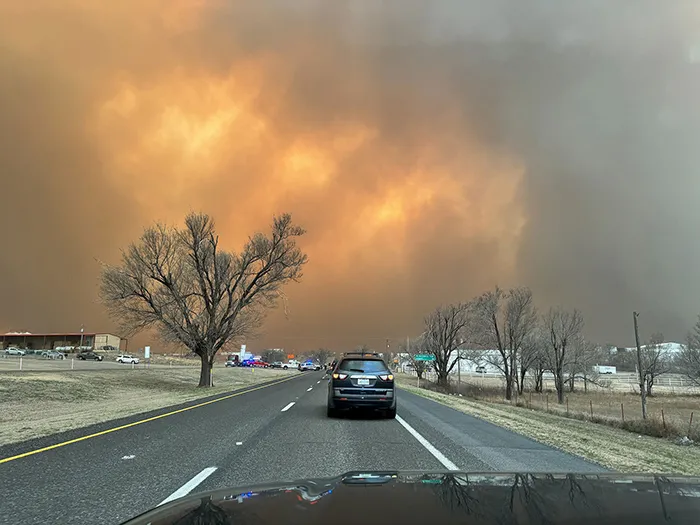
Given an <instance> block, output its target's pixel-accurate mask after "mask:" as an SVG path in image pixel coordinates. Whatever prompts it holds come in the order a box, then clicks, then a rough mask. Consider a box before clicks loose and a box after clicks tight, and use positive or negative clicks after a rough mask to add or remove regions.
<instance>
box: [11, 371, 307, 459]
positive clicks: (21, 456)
mask: <svg viewBox="0 0 700 525" xmlns="http://www.w3.org/2000/svg"><path fill="white" fill-rule="evenodd" d="M299 377H303V376H301V375H299V376H293V377H285V378H284V379H281V380H279V381H275V382H274V383H269V384H267V385H262V386H256V387H254V388H251V389H248V390H244V391H243V392H234V393H233V394H228V395H226V396H223V397H217V398H216V399H212V400H210V401H205V402H204V403H198V404H196V405H192V406H190V407H185V408H180V409H178V410H173V411H172V412H166V413H165V414H160V415H158V416H153V417H149V418H146V419H141V420H139V421H134V422H133V423H127V424H126V425H120V426H118V427H114V428H108V429H107V430H102V431H100V432H95V433H94V434H88V435H87V436H81V437H79V438H75V439H69V440H68V441H63V442H62V443H56V444H55V445H49V446H48V447H42V448H37V449H36V450H30V451H29V452H24V453H23V454H17V455H16V456H10V457H7V458H2V459H0V465H1V464H3V463H9V462H10V461H14V460H16V459H20V458H26V457H27V456H33V455H34V454H39V453H41V452H47V451H49V450H53V449H55V448H59V447H65V446H66V445H71V444H72V443H78V442H79V441H85V440H86V439H91V438H94V437H98V436H104V435H105V434H111V433H112V432H116V431H117V430H124V429H125V428H130V427H135V426H136V425H141V424H142V423H148V422H149V421H155V420H156V419H162V418H164V417H168V416H172V415H175V414H179V413H181V412H187V411H188V410H192V409H195V408H199V407H203V406H206V405H211V404H212V403H216V402H218V401H224V400H226V399H231V398H232V397H237V396H242V395H243V394H247V393H248V392H255V391H256V390H262V389H263V388H268V387H270V386H275V385H279V384H280V383H284V382H285V381H290V380H292V379H298V378H299ZM156 410H157V409H156ZM127 417H128V416H127ZM97 424H99V423H97Z"/></svg>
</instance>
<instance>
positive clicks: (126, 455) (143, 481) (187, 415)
mask: <svg viewBox="0 0 700 525" xmlns="http://www.w3.org/2000/svg"><path fill="white" fill-rule="evenodd" d="M326 381H327V380H325V379H324V375H323V373H322V372H309V373H305V374H299V376H297V377H294V378H293V379H290V380H286V381H284V382H282V383H278V384H274V385H272V386H268V387H265V388H260V389H257V390H254V391H250V392H248V393H245V394H242V395H239V396H236V397H232V398H229V399H226V400H222V401H217V402H214V403H210V404H207V405H205V406H200V407H198V408H194V409H192V410H188V411H184V412H180V413H176V414H173V415H170V416H166V417H163V418H160V419H156V420H153V421H149V422H145V423H143V424H138V425H135V426H132V427H129V428H125V429H122V430H117V431H115V432H109V433H106V434H103V435H99V436H97V437H93V438H90V439H86V440H83V441H79V442H75V443H71V444H68V445H65V446H61V447H58V448H54V449H51V450H47V451H44V452H40V453H37V454H33V455H29V456H25V457H20V458H17V459H13V460H11V461H7V462H5V463H1V464H0V486H1V487H2V494H1V495H0V508H2V512H0V524H13V525H24V524H40V523H41V524H44V523H71V524H75V525H79V524H94V523H107V524H110V523H120V522H122V521H124V520H126V519H128V518H130V517H133V516H134V515H136V514H139V513H141V512H143V511H145V510H148V509H150V508H152V507H155V506H157V505H158V504H159V503H161V502H162V501H164V500H165V499H166V498H168V497H169V496H171V495H172V494H173V493H176V492H177V491H178V490H179V489H181V487H183V486H184V485H187V484H188V482H190V480H192V478H194V477H196V476H198V475H199V479H201V478H205V479H204V480H203V481H201V483H200V484H199V485H197V486H196V488H194V489H193V492H198V491H200V490H211V489H217V488H224V487H234V486H236V487H240V486H245V485H249V484H255V483H261V482H271V481H277V480H280V481H281V480H287V481H292V480H296V479H299V478H306V477H325V476H336V475H338V474H340V473H343V472H346V471H349V470H373V469H379V470H381V469H392V470H393V469H410V470H445V469H448V468H455V467H456V468H459V469H462V470H468V471H530V472H563V471H564V472H579V473H581V472H600V471H603V470H604V469H602V468H601V467H599V466H597V465H593V464H591V463H588V462H586V461H584V460H582V459H580V458H576V457H574V456H571V455H568V454H566V453H563V452H560V451H557V450H554V449H552V448H549V447H546V446H544V445H541V444H539V443H536V442H534V441H532V440H530V439H527V438H525V437H523V436H520V435H518V434H514V433H512V432H510V431H507V430H505V429H502V428H500V427H497V426H494V425H492V424H490V423H486V422H484V421H481V420H479V419H475V418H473V417H471V416H468V415H466V414H463V413H461V412H458V411H455V410H453V409H451V408H448V407H445V406H442V405H440V404H437V403H435V402H433V401H430V400H428V399H425V398H423V397H420V396H416V395H413V394H410V393H408V392H405V391H399V394H398V396H399V397H398V403H399V405H398V406H399V408H398V417H397V419H396V420H384V419H381V418H377V417H376V416H375V417H372V416H371V415H367V414H358V415H353V416H350V417H346V418H341V419H328V418H327V417H326V413H325V401H326V392H327V390H326V389H327V386H326ZM292 403H293V404H292ZM139 419H140V418H138V417H135V418H133V421H137V420H139ZM120 424H123V421H122V422H120ZM104 428H107V427H104ZM90 432H94V429H92V430H91V431H90ZM74 437H76V434H75V433H73V434H72V435H64V436H55V437H53V438H49V439H44V440H42V441H37V442H34V443H24V444H18V445H9V446H6V447H3V448H0V461H1V460H2V458H8V457H12V456H14V455H16V454H21V453H25V452H27V451H31V450H33V449H35V448H37V447H41V446H46V445H48V444H52V443H58V442H61V441H65V440H66V439H68V438H74ZM207 474H209V476H208V477H205V476H206V475H207ZM190 485H192V483H190Z"/></svg>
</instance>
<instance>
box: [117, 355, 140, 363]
mask: <svg viewBox="0 0 700 525" xmlns="http://www.w3.org/2000/svg"><path fill="white" fill-rule="evenodd" d="M117 363H125V364H128V365H129V364H132V363H133V364H135V365H138V364H139V358H138V357H134V356H133V355H128V354H122V355H119V356H117Z"/></svg>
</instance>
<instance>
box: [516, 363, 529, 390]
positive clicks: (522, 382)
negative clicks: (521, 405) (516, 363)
mask: <svg viewBox="0 0 700 525" xmlns="http://www.w3.org/2000/svg"><path fill="white" fill-rule="evenodd" d="M526 374H527V368H525V367H522V366H521V367H520V382H519V383H518V394H520V395H523V391H524V390H525V375H526Z"/></svg>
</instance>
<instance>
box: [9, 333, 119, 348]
mask: <svg viewBox="0 0 700 525" xmlns="http://www.w3.org/2000/svg"><path fill="white" fill-rule="evenodd" d="M0 337H1V340H0V350H2V349H6V348H10V347H13V348H22V349H25V350H57V349H58V350H78V349H79V348H80V347H81V346H82V348H83V349H91V350H103V349H105V347H107V349H110V350H111V349H114V350H126V343H127V340H126V339H122V338H121V337H119V336H118V335H114V334H105V333H95V332H65V333H58V332H54V333H45V334H44V333H42V334H34V333H31V332H8V333H6V334H2V336H0ZM81 343H82V344H81ZM110 347H111V348H110Z"/></svg>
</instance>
